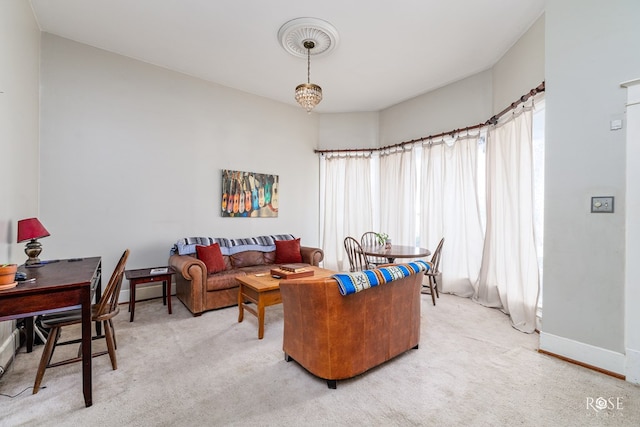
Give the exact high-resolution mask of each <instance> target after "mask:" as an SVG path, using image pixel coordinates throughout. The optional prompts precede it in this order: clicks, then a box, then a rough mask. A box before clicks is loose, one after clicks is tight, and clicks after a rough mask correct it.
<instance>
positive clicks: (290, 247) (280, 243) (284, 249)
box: [275, 238, 302, 264]
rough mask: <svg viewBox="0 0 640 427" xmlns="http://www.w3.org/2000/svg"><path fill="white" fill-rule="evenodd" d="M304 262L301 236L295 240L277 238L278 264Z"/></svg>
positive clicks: (276, 261)
mask: <svg viewBox="0 0 640 427" xmlns="http://www.w3.org/2000/svg"><path fill="white" fill-rule="evenodd" d="M291 262H302V255H301V254H300V238H297V239H294V240H276V259H275V263H276V264H287V263H291Z"/></svg>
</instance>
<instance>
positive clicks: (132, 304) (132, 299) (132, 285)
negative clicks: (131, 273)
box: [129, 280, 137, 322]
mask: <svg viewBox="0 0 640 427" xmlns="http://www.w3.org/2000/svg"><path fill="white" fill-rule="evenodd" d="M136 284H137V282H136V281H135V280H130V281H129V311H130V312H131V314H130V315H129V322H133V316H134V314H135V312H136Z"/></svg>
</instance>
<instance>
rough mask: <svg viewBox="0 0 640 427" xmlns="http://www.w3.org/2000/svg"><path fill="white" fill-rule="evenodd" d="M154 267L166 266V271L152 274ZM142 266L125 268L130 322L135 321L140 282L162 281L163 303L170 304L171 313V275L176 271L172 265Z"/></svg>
mask: <svg viewBox="0 0 640 427" xmlns="http://www.w3.org/2000/svg"><path fill="white" fill-rule="evenodd" d="M154 268H166V269H167V272H166V273H156V274H151V270H153V269H154ZM154 268H140V269H138V270H125V272H124V276H125V277H126V278H127V280H128V281H129V311H130V312H131V314H130V315H129V322H133V316H134V314H135V311H136V285H139V284H140V283H151V282H162V303H163V304H164V305H167V303H168V304H169V305H168V309H169V314H171V276H173V275H174V274H175V273H176V272H175V271H174V270H173V268H171V267H167V266H165V267H154Z"/></svg>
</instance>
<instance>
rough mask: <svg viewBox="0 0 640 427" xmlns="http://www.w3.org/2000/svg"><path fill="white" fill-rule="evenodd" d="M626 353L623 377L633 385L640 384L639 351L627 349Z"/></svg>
mask: <svg viewBox="0 0 640 427" xmlns="http://www.w3.org/2000/svg"><path fill="white" fill-rule="evenodd" d="M626 352H627V360H626V366H625V371H626V372H625V375H626V377H627V381H629V382H630V383H633V384H640V351H638V350H632V349H630V348H627V349H626Z"/></svg>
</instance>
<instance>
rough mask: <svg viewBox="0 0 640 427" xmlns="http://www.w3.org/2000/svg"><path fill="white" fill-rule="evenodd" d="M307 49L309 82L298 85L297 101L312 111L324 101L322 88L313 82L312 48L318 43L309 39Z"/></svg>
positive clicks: (308, 111) (305, 45)
mask: <svg viewBox="0 0 640 427" xmlns="http://www.w3.org/2000/svg"><path fill="white" fill-rule="evenodd" d="M303 46H304V48H305V49H307V82H306V83H302V84H299V85H298V86H296V101H297V102H298V104H300V106H301V107H302V108H304V109H305V110H307V113H311V110H313V108H314V107H315V106H316V105H318V104H319V103H320V101H322V88H321V87H320V86H318V85H317V84H313V83H311V49H313V48H314V47H315V46H316V44H315V43H314V42H313V41H311V40H307V41H305V42H304V44H303Z"/></svg>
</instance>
